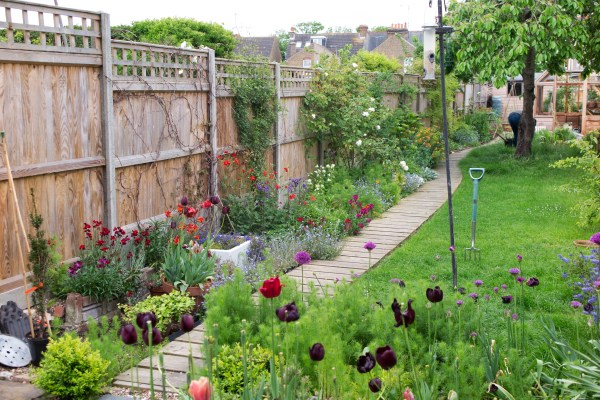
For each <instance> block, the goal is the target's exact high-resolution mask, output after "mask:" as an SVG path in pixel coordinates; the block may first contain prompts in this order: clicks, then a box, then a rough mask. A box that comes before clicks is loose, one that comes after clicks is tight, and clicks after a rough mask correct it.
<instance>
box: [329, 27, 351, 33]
mask: <svg viewBox="0 0 600 400" xmlns="http://www.w3.org/2000/svg"><path fill="white" fill-rule="evenodd" d="M325 32H327V33H350V32H352V28H348V27H347V26H330V27H329V28H327V30H326V31H325Z"/></svg>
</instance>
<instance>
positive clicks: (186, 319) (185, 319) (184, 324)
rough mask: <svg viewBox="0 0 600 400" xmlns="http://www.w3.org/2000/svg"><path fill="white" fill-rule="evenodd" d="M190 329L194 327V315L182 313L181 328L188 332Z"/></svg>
mask: <svg viewBox="0 0 600 400" xmlns="http://www.w3.org/2000/svg"><path fill="white" fill-rule="evenodd" d="M192 329H194V317H192V316H191V315H190V314H183V315H182V316H181V330H182V331H184V332H190V331H191V330H192Z"/></svg>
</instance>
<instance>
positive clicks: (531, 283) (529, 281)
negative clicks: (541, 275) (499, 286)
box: [525, 276, 540, 287]
mask: <svg viewBox="0 0 600 400" xmlns="http://www.w3.org/2000/svg"><path fill="white" fill-rule="evenodd" d="M525 284H526V285H527V286H529V287H535V286H538V285H539V284H540V280H539V279H538V278H536V277H535V276H532V277H531V278H529V279H527V282H525Z"/></svg>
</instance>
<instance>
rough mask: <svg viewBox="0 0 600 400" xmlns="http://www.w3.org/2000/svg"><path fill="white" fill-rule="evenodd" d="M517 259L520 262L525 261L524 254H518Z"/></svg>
mask: <svg viewBox="0 0 600 400" xmlns="http://www.w3.org/2000/svg"><path fill="white" fill-rule="evenodd" d="M517 261H518V262H521V261H523V256H522V255H520V254H517Z"/></svg>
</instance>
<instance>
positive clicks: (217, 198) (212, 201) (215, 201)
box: [209, 196, 221, 205]
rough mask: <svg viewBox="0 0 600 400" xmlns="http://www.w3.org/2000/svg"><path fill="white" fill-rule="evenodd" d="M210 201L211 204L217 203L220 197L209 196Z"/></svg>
mask: <svg viewBox="0 0 600 400" xmlns="http://www.w3.org/2000/svg"><path fill="white" fill-rule="evenodd" d="M209 200H210V202H211V203H212V204H215V205H216V204H219V203H220V202H221V199H220V198H219V196H210V199H209Z"/></svg>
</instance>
